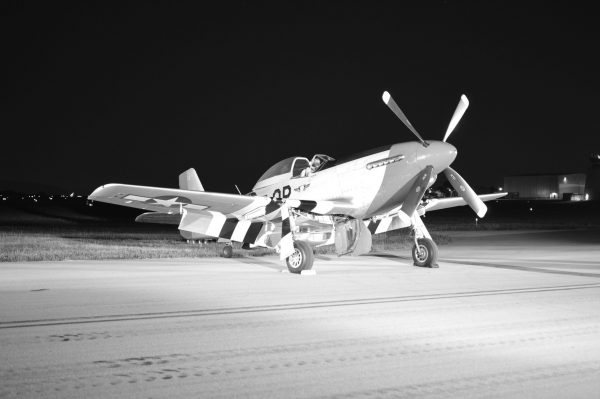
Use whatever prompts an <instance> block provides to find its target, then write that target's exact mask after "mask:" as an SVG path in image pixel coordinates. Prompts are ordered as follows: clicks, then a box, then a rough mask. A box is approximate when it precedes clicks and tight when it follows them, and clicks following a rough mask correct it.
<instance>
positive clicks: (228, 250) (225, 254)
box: [221, 245, 233, 258]
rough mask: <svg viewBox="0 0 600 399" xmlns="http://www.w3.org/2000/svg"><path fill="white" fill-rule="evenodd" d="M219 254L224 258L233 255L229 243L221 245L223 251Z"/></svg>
mask: <svg viewBox="0 0 600 399" xmlns="http://www.w3.org/2000/svg"><path fill="white" fill-rule="evenodd" d="M221 255H222V256H223V257H224V258H231V257H232V256H233V248H232V247H231V245H225V246H224V247H223V251H222V252H221Z"/></svg>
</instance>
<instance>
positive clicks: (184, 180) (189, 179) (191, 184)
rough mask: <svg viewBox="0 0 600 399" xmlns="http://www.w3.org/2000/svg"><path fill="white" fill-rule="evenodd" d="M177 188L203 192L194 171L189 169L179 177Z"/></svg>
mask: <svg viewBox="0 0 600 399" xmlns="http://www.w3.org/2000/svg"><path fill="white" fill-rule="evenodd" d="M179 188H180V189H182V190H192V191H204V187H202V183H200V179H199V178H198V174H197V173H196V169H194V168H189V169H188V170H186V171H185V172H183V173H182V174H180V175H179Z"/></svg>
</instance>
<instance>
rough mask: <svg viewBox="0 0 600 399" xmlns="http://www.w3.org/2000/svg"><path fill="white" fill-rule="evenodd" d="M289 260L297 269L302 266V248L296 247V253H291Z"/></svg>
mask: <svg viewBox="0 0 600 399" xmlns="http://www.w3.org/2000/svg"><path fill="white" fill-rule="evenodd" d="M288 261H289V264H290V266H291V267H293V268H294V269H297V268H299V267H300V265H301V264H302V253H301V252H300V250H299V249H298V248H295V249H294V253H293V254H291V255H290V257H289V259H288Z"/></svg>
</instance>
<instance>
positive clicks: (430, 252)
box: [412, 238, 438, 267]
mask: <svg viewBox="0 0 600 399" xmlns="http://www.w3.org/2000/svg"><path fill="white" fill-rule="evenodd" d="M417 244H418V246H417V245H413V248H412V257H413V261H414V262H415V266H420V267H438V264H437V258H438V248H437V245H435V242H433V240H431V239H429V238H419V239H418V240H417Z"/></svg>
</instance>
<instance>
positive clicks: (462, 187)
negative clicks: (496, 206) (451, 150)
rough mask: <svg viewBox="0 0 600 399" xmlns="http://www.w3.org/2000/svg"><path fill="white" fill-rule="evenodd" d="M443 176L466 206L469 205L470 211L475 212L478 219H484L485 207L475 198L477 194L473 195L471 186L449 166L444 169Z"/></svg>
mask: <svg viewBox="0 0 600 399" xmlns="http://www.w3.org/2000/svg"><path fill="white" fill-rule="evenodd" d="M444 174H445V175H446V178H447V179H448V181H449V182H450V184H451V185H452V187H454V189H455V190H456V192H457V193H458V194H459V195H460V196H461V197H463V199H464V200H465V201H466V203H467V204H469V206H470V207H471V209H473V211H475V213H476V214H477V216H479V217H480V218H482V217H484V216H485V213H486V212H487V206H486V205H485V204H484V203H483V201H482V200H481V199H480V198H479V197H478V196H477V194H475V191H473V189H472V188H471V186H469V184H468V183H467V182H466V180H465V179H463V178H462V176H461V175H459V174H458V172H456V171H455V170H454V169H452V168H451V167H449V166H448V167H447V168H446V169H444Z"/></svg>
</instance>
